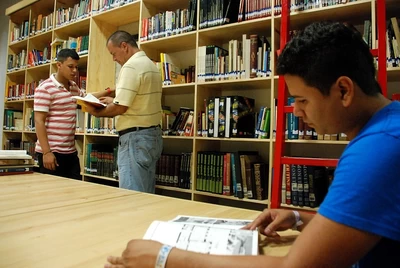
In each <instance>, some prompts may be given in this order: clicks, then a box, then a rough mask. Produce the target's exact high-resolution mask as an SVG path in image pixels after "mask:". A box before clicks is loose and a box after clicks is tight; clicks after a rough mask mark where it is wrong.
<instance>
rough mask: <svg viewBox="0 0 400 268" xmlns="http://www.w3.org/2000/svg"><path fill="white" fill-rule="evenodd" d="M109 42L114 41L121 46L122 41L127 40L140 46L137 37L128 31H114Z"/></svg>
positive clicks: (134, 45)
mask: <svg viewBox="0 0 400 268" xmlns="http://www.w3.org/2000/svg"><path fill="white" fill-rule="evenodd" d="M108 42H112V43H113V44H114V45H116V46H119V45H121V43H122V42H125V43H127V44H129V45H131V46H132V47H136V48H137V47H138V45H137V43H136V40H135V38H134V37H133V36H132V35H131V34H130V33H128V32H126V31H116V32H114V33H113V34H112V35H111V36H110V37H109V38H108V40H107V43H108Z"/></svg>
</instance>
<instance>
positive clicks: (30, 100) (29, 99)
mask: <svg viewBox="0 0 400 268" xmlns="http://www.w3.org/2000/svg"><path fill="white" fill-rule="evenodd" d="M24 101H25V102H33V98H27V99H25V100H24Z"/></svg>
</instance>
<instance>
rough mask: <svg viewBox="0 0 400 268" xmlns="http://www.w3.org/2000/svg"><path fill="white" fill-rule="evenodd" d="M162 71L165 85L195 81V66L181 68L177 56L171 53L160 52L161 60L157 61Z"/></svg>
mask: <svg viewBox="0 0 400 268" xmlns="http://www.w3.org/2000/svg"><path fill="white" fill-rule="evenodd" d="M155 64H156V66H157V68H158V69H159V71H160V74H161V79H162V81H163V85H177V84H185V83H191V82H194V81H195V66H189V67H188V68H186V69H183V68H181V64H180V62H179V59H178V58H177V57H173V56H172V55H171V54H167V53H160V62H155Z"/></svg>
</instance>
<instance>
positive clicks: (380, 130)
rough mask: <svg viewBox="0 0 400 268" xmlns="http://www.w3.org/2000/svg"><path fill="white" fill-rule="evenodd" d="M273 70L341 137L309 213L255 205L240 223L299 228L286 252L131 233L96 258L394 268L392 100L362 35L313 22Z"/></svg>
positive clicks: (308, 112)
mask: <svg viewBox="0 0 400 268" xmlns="http://www.w3.org/2000/svg"><path fill="white" fill-rule="evenodd" d="M383 60H385V59H383ZM277 73H278V74H280V75H284V78H285V80H286V84H287V85H288V89H289V92H290V95H292V96H293V97H294V98H295V103H294V114H295V115H296V116H298V117H301V118H302V119H303V120H304V121H305V122H307V123H308V124H309V125H310V126H312V127H313V128H315V129H316V130H317V132H318V133H321V134H330V133H345V134H347V136H348V138H349V140H350V143H349V145H348V146H347V147H346V149H345V150H344V152H343V154H342V156H341V158H340V160H339V162H338V166H337V168H336V171H335V177H334V180H333V183H332V185H331V186H330V189H329V192H328V194H327V196H326V197H325V200H324V201H323V203H322V204H321V206H320V209H319V210H318V212H317V213H316V214H315V215H313V214H308V213H303V212H300V213H299V212H296V211H294V212H293V211H290V210H279V209H276V210H265V211H264V212H263V213H262V214H261V215H260V216H259V217H258V218H257V219H256V220H254V221H253V222H252V223H251V224H249V225H247V226H246V227H245V228H246V229H251V230H254V229H255V228H259V230H260V231H261V233H263V234H265V235H267V236H277V233H276V231H281V230H286V229H289V228H292V227H295V228H297V229H299V230H300V231H301V235H300V236H299V237H298V238H297V239H296V241H295V242H294V244H293V245H292V247H291V249H290V251H289V252H288V254H287V255H286V256H283V257H272V256H215V255H214V256H212V255H204V254H199V253H194V252H188V251H184V250H180V249H177V248H172V249H171V248H170V247H168V246H166V245H161V244H160V243H158V242H154V241H144V240H131V241H130V242H129V243H128V245H127V248H126V250H125V251H124V252H123V254H122V256H121V257H109V258H108V261H109V263H108V264H106V265H105V267H107V268H111V267H112V268H117V267H118V268H121V267H272V268H280V267H288V268H300V267H302V268H310V267H313V268H317V267H318V268H319V267H323V268H327V267H343V268H348V267H351V266H352V265H353V267H359V268H368V267H400V254H399V252H400V205H399V204H400V194H399V193H400V180H399V178H400V173H399V171H398V170H399V169H398V166H399V159H400V103H399V102H396V101H395V102H391V101H390V100H388V99H386V98H385V97H384V96H383V95H382V93H381V89H380V86H379V84H378V83H377V82H376V80H375V66H374V60H373V57H372V55H371V53H370V51H369V48H368V46H367V44H366V43H365V42H364V40H363V39H362V37H361V35H360V34H359V33H358V32H356V31H355V30H353V29H352V28H351V27H349V26H346V25H344V24H341V23H332V22H321V23H314V24H312V25H310V26H308V27H307V28H306V29H305V30H304V31H303V32H301V33H299V34H298V35H297V36H295V37H293V39H292V40H291V41H290V42H289V43H288V44H287V45H286V47H285V48H284V50H283V52H282V54H281V55H280V56H279V58H278V62H277Z"/></svg>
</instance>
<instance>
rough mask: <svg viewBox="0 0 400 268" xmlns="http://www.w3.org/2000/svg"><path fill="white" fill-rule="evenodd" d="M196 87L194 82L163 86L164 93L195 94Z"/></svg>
mask: <svg viewBox="0 0 400 268" xmlns="http://www.w3.org/2000/svg"><path fill="white" fill-rule="evenodd" d="M194 89H195V84H194V83H189V84H178V85H170V86H163V94H168V95H175V94H194Z"/></svg>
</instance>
